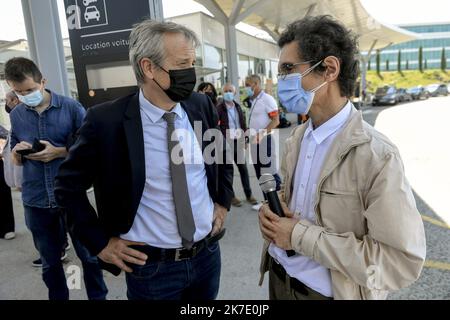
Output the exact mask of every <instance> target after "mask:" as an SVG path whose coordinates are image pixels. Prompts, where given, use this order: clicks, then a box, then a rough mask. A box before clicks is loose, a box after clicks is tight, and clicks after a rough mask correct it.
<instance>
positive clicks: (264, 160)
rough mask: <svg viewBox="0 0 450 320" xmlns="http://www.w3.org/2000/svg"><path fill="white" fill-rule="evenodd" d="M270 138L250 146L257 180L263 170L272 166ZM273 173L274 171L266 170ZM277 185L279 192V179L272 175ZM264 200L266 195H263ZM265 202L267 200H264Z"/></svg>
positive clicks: (277, 176) (267, 137)
mask: <svg viewBox="0 0 450 320" xmlns="http://www.w3.org/2000/svg"><path fill="white" fill-rule="evenodd" d="M271 159H272V136H270V135H268V136H266V137H265V138H264V139H262V141H261V142H260V143H259V144H253V145H252V160H253V167H254V168H255V173H256V178H257V179H258V180H259V178H260V177H261V175H262V174H263V173H269V172H264V171H265V169H268V168H271V166H272V160H271ZM268 171H272V172H273V171H274V170H272V169H271V170H268ZM273 177H274V178H275V181H276V184H277V190H280V185H281V178H280V176H279V175H278V174H277V173H274V174H273ZM264 198H265V199H266V195H265V194H264ZM266 200H267V199H266Z"/></svg>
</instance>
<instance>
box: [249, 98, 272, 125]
mask: <svg viewBox="0 0 450 320" xmlns="http://www.w3.org/2000/svg"><path fill="white" fill-rule="evenodd" d="M273 112H278V105H277V102H276V101H275V98H274V97H272V96H271V95H270V94H267V93H265V92H264V90H263V91H261V92H260V93H259V94H258V96H257V97H256V98H255V99H253V102H252V108H251V109H250V115H249V117H248V118H249V119H248V122H249V128H251V129H255V130H261V129H265V128H267V126H268V125H269V124H270V122H271V121H272V119H271V118H270V115H269V114H271V113H273Z"/></svg>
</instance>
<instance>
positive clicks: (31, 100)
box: [17, 90, 44, 108]
mask: <svg viewBox="0 0 450 320" xmlns="http://www.w3.org/2000/svg"><path fill="white" fill-rule="evenodd" d="M17 97H18V98H19V100H20V101H21V102H23V103H24V104H26V105H27V106H29V107H32V108H34V107H37V106H38V105H40V104H41V102H42V100H44V96H43V95H42V92H41V90H36V91H33V92H32V93H30V94H27V95H26V96H22V95H20V94H17Z"/></svg>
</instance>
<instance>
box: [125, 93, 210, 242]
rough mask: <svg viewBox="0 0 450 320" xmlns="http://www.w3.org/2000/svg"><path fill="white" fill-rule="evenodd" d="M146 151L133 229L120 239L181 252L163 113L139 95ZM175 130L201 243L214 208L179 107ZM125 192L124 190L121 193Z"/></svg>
mask: <svg viewBox="0 0 450 320" xmlns="http://www.w3.org/2000/svg"><path fill="white" fill-rule="evenodd" d="M139 103H140V108H141V118H142V127H143V132H144V150H145V178H146V179H145V187H144V192H143V193H142V198H141V202H140V204H139V207H138V210H137V214H136V217H135V219H134V222H133V226H132V227H131V229H130V231H129V232H128V233H127V234H123V235H121V238H122V239H125V240H130V241H138V242H144V243H147V244H149V245H151V246H154V247H158V248H180V247H182V244H181V237H180V234H179V232H178V226H177V217H176V213H175V204H174V200H173V194H172V180H171V175H170V165H169V152H168V146H167V122H166V121H165V120H164V119H163V118H162V116H163V115H164V113H165V112H166V111H165V110H163V109H161V108H158V107H156V106H154V105H153V104H152V103H150V102H149V101H148V100H147V99H146V98H145V97H144V95H143V93H142V91H141V92H140V94H139ZM172 112H174V113H176V117H175V129H176V131H175V132H176V134H177V136H178V140H179V141H180V146H181V148H182V149H183V157H184V161H185V167H186V178H187V185H188V191H189V198H190V201H191V207H192V213H193V216H194V222H195V228H196V231H195V234H194V241H199V240H202V239H203V238H204V237H206V236H207V235H208V234H209V233H210V232H211V230H212V222H213V212H214V204H213V201H212V199H211V197H210V195H209V191H208V185H207V177H206V171H205V165H204V162H203V157H202V150H201V148H200V145H199V143H198V140H197V138H196V136H195V133H194V130H193V129H192V126H191V124H190V122H189V118H188V116H187V114H186V112H185V111H184V110H183V108H182V107H181V106H180V104H177V105H176V106H175V108H174V109H173V110H172ZM124 192H127V190H124Z"/></svg>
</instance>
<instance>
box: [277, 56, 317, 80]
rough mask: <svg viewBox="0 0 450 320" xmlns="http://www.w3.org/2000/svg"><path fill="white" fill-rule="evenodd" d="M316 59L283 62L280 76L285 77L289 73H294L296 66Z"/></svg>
mask: <svg viewBox="0 0 450 320" xmlns="http://www.w3.org/2000/svg"><path fill="white" fill-rule="evenodd" d="M313 61H314V60H308V61H302V62H297V63H282V64H281V66H280V68H279V73H278V78H281V79H283V80H284V79H285V78H286V76H287V75H288V74H289V73H292V70H294V69H295V67H296V66H300V65H304V64H310V63H311V62H313Z"/></svg>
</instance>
